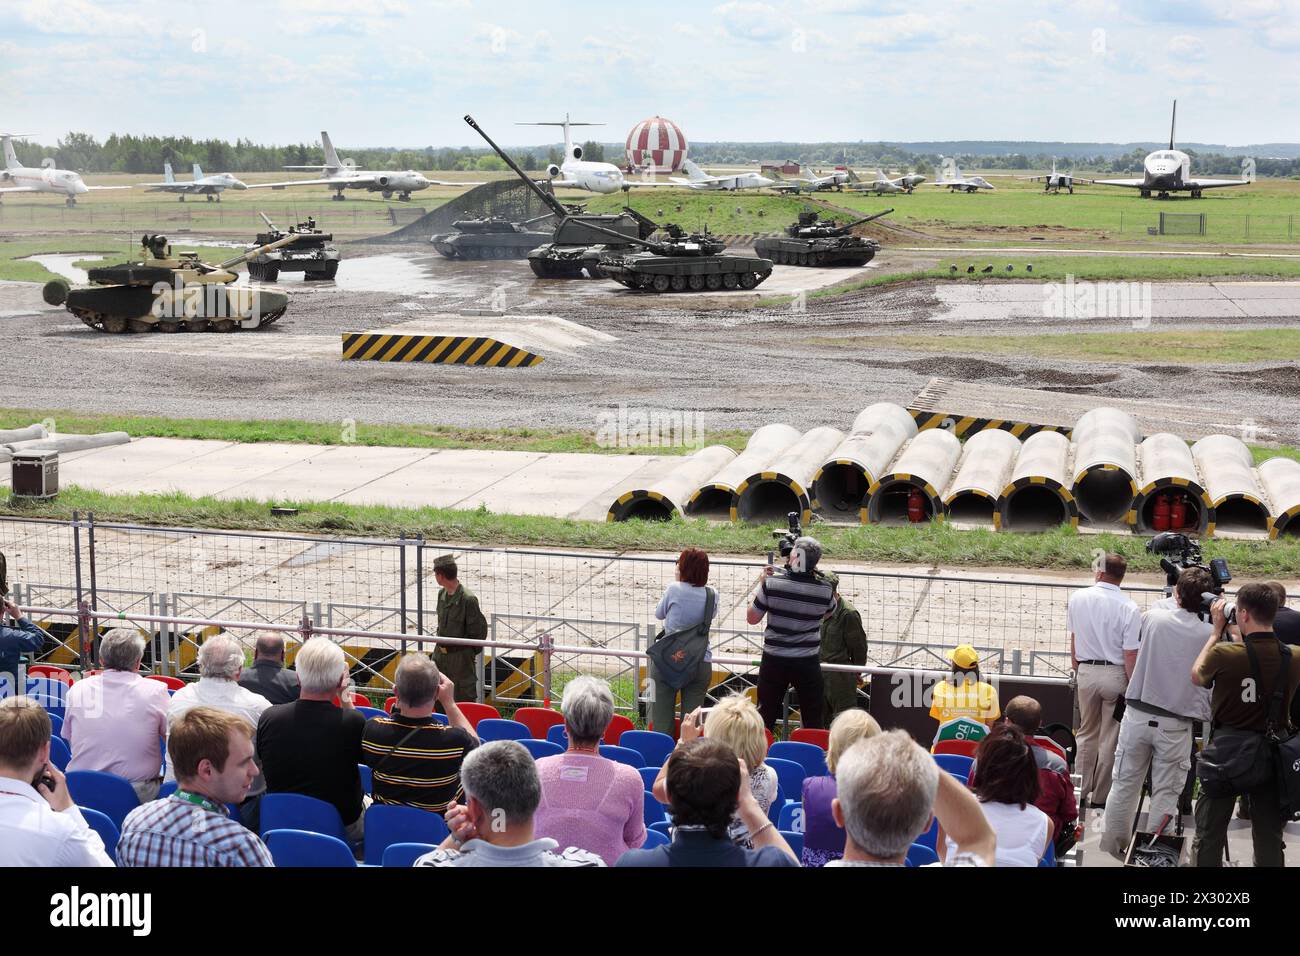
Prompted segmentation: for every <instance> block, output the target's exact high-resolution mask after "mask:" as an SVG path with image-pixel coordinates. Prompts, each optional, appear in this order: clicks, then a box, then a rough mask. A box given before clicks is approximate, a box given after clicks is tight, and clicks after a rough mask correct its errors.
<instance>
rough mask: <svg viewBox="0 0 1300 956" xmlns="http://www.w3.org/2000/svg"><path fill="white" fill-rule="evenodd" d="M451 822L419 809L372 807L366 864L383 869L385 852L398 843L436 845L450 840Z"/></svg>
mask: <svg viewBox="0 0 1300 956" xmlns="http://www.w3.org/2000/svg"><path fill="white" fill-rule="evenodd" d="M448 832H449V831H448V830H447V821H445V820H444V819H443V818H442V816H441V814H437V813H434V812H433V811H431V810H421V809H420V808H419V807H404V806H397V805H395V804H388V803H372V804H371V805H370V809H369V810H367V811H366V863H367V865H369V866H379V865H380V864H381V863H383V861H384V851H385V850H387V849H388V848H389V847H390V846H392V845H393V844H394V843H432V844H433V845H434V846H437V845H438V844H439V843H441V842H442V841H443V840H445V839H447V833H448Z"/></svg>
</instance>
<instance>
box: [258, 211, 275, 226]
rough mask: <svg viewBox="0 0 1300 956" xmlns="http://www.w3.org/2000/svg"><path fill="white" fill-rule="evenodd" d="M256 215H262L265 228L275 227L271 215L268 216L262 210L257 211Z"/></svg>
mask: <svg viewBox="0 0 1300 956" xmlns="http://www.w3.org/2000/svg"><path fill="white" fill-rule="evenodd" d="M258 215H259V216H261V217H262V222H264V223H266V228H267V229H274V228H275V223H273V222H272V221H271V217H270V216H268V215H267V214H266V213H264V212H259V213H258Z"/></svg>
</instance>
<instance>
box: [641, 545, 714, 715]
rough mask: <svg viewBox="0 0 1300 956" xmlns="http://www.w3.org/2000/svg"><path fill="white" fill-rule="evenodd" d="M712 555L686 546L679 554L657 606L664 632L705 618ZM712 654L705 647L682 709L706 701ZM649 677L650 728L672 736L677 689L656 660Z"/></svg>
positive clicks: (658, 616)
mask: <svg viewBox="0 0 1300 956" xmlns="http://www.w3.org/2000/svg"><path fill="white" fill-rule="evenodd" d="M708 580H709V556H708V554H707V553H706V552H704V551H701V550H700V549H699V548H687V549H686V550H685V551H683V552H682V553H681V554H680V555H678V557H677V580H676V581H674V582H673V583H672V584H670V585H668V587H667V589H666V590H665V591H664V596H663V597H662V598H660V599H659V606H658V607H656V608H655V617H656V618H658V619H659V620H661V621H663V622H664V633H665V634H672V633H673V632H675V631H684V630H686V629H687V628H691V627H697V626H698V625H699V624H700V623H701V622H702V621H703V620H704V608H705V605H706V603H707V598H708V594H709V592H710V591H713V589H712V588H710V587H709V586H708ZM713 598H714V600H713V616H714V617H717V616H718V602H717V592H716V591H713ZM712 660H713V655H712V653H710V652H708V651H706V652H705V654H704V660H703V661H701V662H700V669H699V672H698V673H697V674H696V675H695V677H694V679H692V680H691V681H690V682H689V683H688V684H687V685H686V686H685V687H683V688H682V690H681V695H682V710H683V711H685V712H686V713H690V712H691V711H693V710H694V709H695V708H696V707H699V706H701V705H702V704H703V703H704V695H705V694H706V693H707V692H708V689H709V680H710V678H711V677H712V676H713V664H712ZM649 669H650V680H651V681H652V687H653V689H654V696H653V700H652V701H651V703H650V721H651V724H650V726H651V728H652V729H654V730H657V731H659V732H660V733H664V734H668V735H669V736H672V733H673V714H674V713H675V712H676V710H677V693H678V692H677V691H676V690H674V689H673V688H671V687H669V686H668V685H667V684H665V683H664V682H663V681H662V680H660V679H659V677H658V671H657V669H656V668H655V666H654V664H653V663H650V664H649Z"/></svg>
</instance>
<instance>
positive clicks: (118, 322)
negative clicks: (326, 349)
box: [68, 306, 288, 335]
mask: <svg viewBox="0 0 1300 956" xmlns="http://www.w3.org/2000/svg"><path fill="white" fill-rule="evenodd" d="M68 311H69V312H71V313H72V314H73V315H75V316H76V317H77V318H79V319H81V321H82V322H84V323H85V324H86V325H88V326H90V327H91V328H92V329H94V330H95V331H96V332H107V333H109V334H110V335H120V334H122V333H124V332H242V331H244V330H243V328H242V326H240V324H239V321H238V320H237V319H203V318H195V319H185V320H182V321H167V320H162V321H158V322H144V321H141V320H140V319H127V318H124V317H122V316H120V315H106V314H105V313H103V312H95V311H93V310H91V309H79V308H71V307H69V309H68ZM286 311H288V307H287V306H286V307H285V308H283V309H275V310H273V311H271V312H268V313H266V314H265V315H263V316H262V321H261V324H259V325H258V326H257V328H258V329H264V328H266V327H267V326H268V325H270V324H271V323H272V322H274V321H276V320H277V319H278V318H280V316H282V315H284V313H285V312H286ZM252 331H256V329H254V330H252Z"/></svg>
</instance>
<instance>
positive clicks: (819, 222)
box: [754, 209, 894, 266]
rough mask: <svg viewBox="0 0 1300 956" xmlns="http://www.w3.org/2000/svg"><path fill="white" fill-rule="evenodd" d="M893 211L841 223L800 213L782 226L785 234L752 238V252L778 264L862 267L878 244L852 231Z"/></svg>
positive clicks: (870, 257) (809, 213)
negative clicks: (789, 222) (794, 219)
mask: <svg viewBox="0 0 1300 956" xmlns="http://www.w3.org/2000/svg"><path fill="white" fill-rule="evenodd" d="M893 211H894V210H892V209H886V210H885V211H884V212H878V213H875V214H873V215H870V216H865V217H863V218H862V219H856V220H854V221H853V222H848V223H844V224H843V225H841V224H840V223H839V222H838V221H836V220H834V219H822V218H820V217H819V216H818V214H817V213H816V212H801V213H799V221H798V222H796V223H792V224H791V225H789V226H786V227H785V235H783V236H764V237H763V238H761V239H755V240H754V251H755V252H756V253H758V254H759V255H760V256H767V257H768V258H769V259H771V260H772V261H773V262H776V263H777V264H779V265H787V266H865V265H866V264H867V263H868V262H870V261H871V260H872V259H873V258H875V255H876V253H877V252H879V251H880V243H878V242H876V241H875V240H874V239H864V238H863V237H861V236H855V235H853V230H854V229H856V228H857V227H858V226H861V225H862V224H863V223H868V222H871V221H872V220H873V219H879V218H880V217H881V216H884V215H888V214H889V213H891V212H893Z"/></svg>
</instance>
